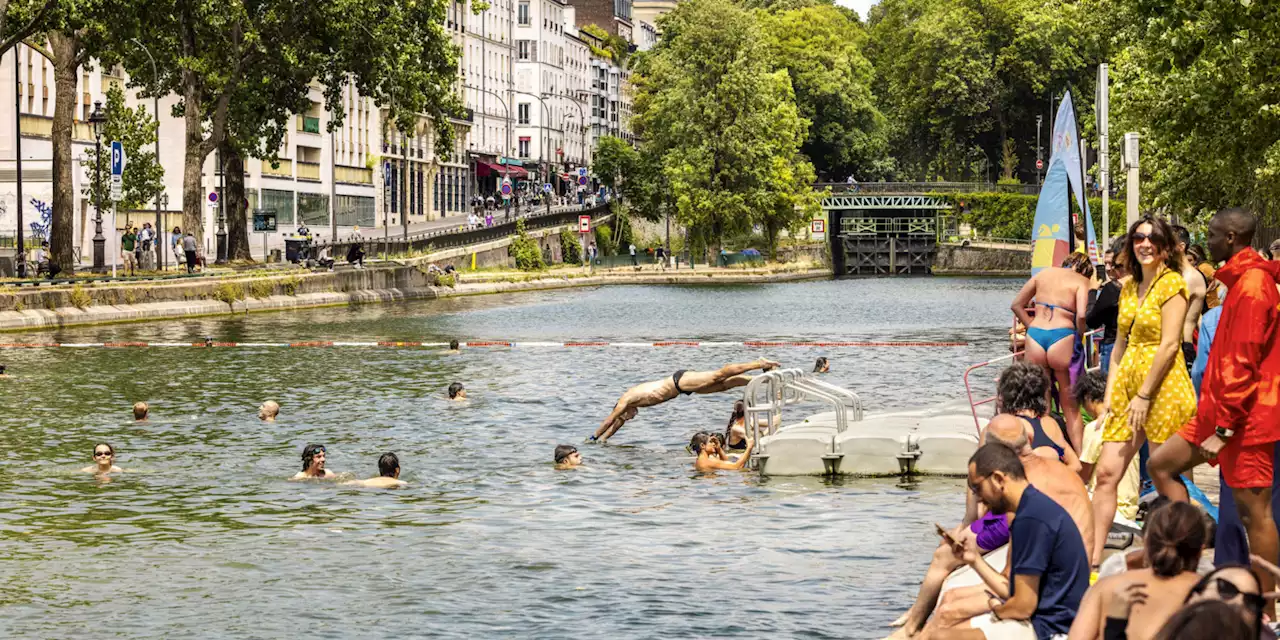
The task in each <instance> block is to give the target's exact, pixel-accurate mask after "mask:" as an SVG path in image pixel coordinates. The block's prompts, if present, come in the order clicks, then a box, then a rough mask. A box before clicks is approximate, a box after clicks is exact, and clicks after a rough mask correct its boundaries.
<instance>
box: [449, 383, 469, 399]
mask: <svg viewBox="0 0 1280 640" xmlns="http://www.w3.org/2000/svg"><path fill="white" fill-rule="evenodd" d="M449 399H450V400H466V399H467V390H466V389H463V388H462V383H461V382H455V383H453V384H451V385H449Z"/></svg>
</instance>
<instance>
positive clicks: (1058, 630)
mask: <svg viewBox="0 0 1280 640" xmlns="http://www.w3.org/2000/svg"><path fill="white" fill-rule="evenodd" d="M969 487H970V489H971V490H972V491H973V492H974V493H975V494H977V495H978V499H979V500H981V501H982V503H983V504H985V505H986V506H987V509H988V510H990V511H992V512H994V513H1008V514H1012V515H1013V519H1012V522H1010V524H1009V537H1010V540H1009V542H1010V545H1009V576H1010V578H1009V579H1006V578H1005V577H1004V576H1002V575H1001V574H999V573H997V572H996V571H995V570H994V569H992V568H991V566H990V565H988V564H987V562H986V560H984V559H983V558H982V554H981V553H980V552H979V549H978V548H977V546H976V545H975V544H974V543H972V542H969V543H967V544H966V545H965V546H963V547H960V546H958V545H957V547H956V548H953V549H952V553H953V554H954V555H955V556H956V557H957V558H958V559H962V560H963V561H964V563H965V564H968V565H970V566H972V567H973V569H974V571H975V572H976V573H977V574H978V575H979V576H980V577H981V578H982V581H983V583H984V584H985V585H986V588H987V590H988V591H989V593H986V594H984V595H985V596H987V604H988V606H989V607H990V608H991V613H988V614H983V615H980V616H977V617H975V618H973V619H971V620H966V621H964V622H962V623H960V624H958V625H955V626H954V627H952V628H949V629H940V630H938V633H937V635H938V636H939V637H941V638H945V639H948V640H950V639H953V638H954V639H960V640H984V639H986V640H996V639H997V638H1000V639H1006V638H1007V639H1022V638H1025V639H1026V640H1035V639H1036V638H1052V637H1054V636H1059V635H1065V634H1066V633H1067V632H1068V631H1069V630H1070V627H1071V621H1072V620H1074V619H1075V616H1076V612H1077V611H1078V610H1079V608H1080V601H1081V600H1082V599H1083V598H1084V593H1085V591H1086V590H1087V589H1088V588H1089V555H1088V553H1087V552H1086V551H1085V546H1084V538H1083V537H1082V536H1081V535H1080V530H1079V529H1078V528H1077V527H1076V524H1075V522H1074V521H1073V519H1072V517H1071V515H1070V514H1068V513H1067V510H1066V509H1063V508H1062V506H1061V505H1059V504H1058V503H1057V502H1054V500H1053V499H1052V498H1050V497H1049V496H1047V495H1045V494H1043V493H1041V492H1040V491H1039V490H1037V489H1036V488H1035V487H1034V486H1032V485H1031V483H1030V482H1028V479H1027V474H1026V471H1025V470H1024V468H1023V466H1022V462H1021V460H1019V456H1018V455H1017V454H1016V453H1014V452H1013V450H1011V449H1009V448H1008V447H1006V446H1004V445H1001V444H998V443H994V442H992V443H988V444H985V445H983V446H982V447H981V448H979V449H978V451H977V453H975V454H973V457H972V458H970V459H969ZM931 637H932V636H931Z"/></svg>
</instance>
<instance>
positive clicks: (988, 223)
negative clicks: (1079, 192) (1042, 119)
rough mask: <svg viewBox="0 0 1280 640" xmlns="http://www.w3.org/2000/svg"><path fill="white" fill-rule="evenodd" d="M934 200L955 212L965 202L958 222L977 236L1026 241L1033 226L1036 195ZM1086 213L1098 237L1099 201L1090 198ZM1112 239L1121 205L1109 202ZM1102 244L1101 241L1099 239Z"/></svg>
mask: <svg viewBox="0 0 1280 640" xmlns="http://www.w3.org/2000/svg"><path fill="white" fill-rule="evenodd" d="M932 195H934V196H936V197H940V198H944V199H946V200H947V201H949V202H950V203H951V204H952V206H954V207H956V209H957V210H959V208H960V203H964V204H965V207H966V208H967V209H968V213H966V214H964V215H962V216H961V218H960V220H961V222H964V223H967V224H969V225H970V226H972V227H973V229H974V231H975V232H976V233H977V234H978V235H980V236H987V237H991V238H1010V239H1016V240H1029V239H1031V234H1032V231H1033V226H1034V225H1035V219H1036V204H1037V203H1038V202H1039V201H1040V198H1039V197H1038V196H1028V195H1021V194H1013V193H948V194H942V193H935V194H932ZM1089 212H1090V213H1091V214H1092V215H1091V217H1092V218H1093V228H1094V230H1095V231H1096V232H1097V233H1098V234H1099V236H1101V232H1102V200H1101V199H1100V198H1090V199H1089ZM1110 217H1111V220H1110V222H1111V234H1110V235H1111V236H1112V237H1114V236H1116V235H1118V234H1121V233H1124V202H1121V201H1119V200H1112V201H1111V212H1110ZM1098 241H1099V242H1101V241H1102V238H1101V237H1099V238H1098Z"/></svg>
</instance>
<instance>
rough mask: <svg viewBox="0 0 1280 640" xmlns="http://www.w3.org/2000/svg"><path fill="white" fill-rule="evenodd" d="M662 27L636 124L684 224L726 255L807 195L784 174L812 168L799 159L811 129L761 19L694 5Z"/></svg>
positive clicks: (645, 63) (647, 63)
mask: <svg viewBox="0 0 1280 640" xmlns="http://www.w3.org/2000/svg"><path fill="white" fill-rule="evenodd" d="M660 22H661V26H662V30H663V39H662V41H661V42H659V44H658V46H657V47H656V48H655V49H654V50H653V51H651V52H650V55H646V56H642V57H641V58H640V60H639V61H637V71H636V75H639V76H640V80H639V82H638V83H637V87H636V99H635V109H634V112H635V118H634V120H633V122H634V124H635V125H636V128H637V133H638V134H639V135H640V136H641V137H642V138H643V139H644V140H645V143H644V147H643V150H642V153H643V154H646V155H650V156H652V157H653V160H652V161H653V162H656V163H657V164H659V165H660V166H661V167H662V176H661V178H662V181H663V189H665V190H666V191H667V192H668V193H669V197H670V199H671V201H673V202H674V210H675V214H676V219H677V220H678V221H679V222H680V223H682V224H684V225H685V226H687V227H690V228H692V229H696V230H697V231H698V232H699V233H700V234H702V235H703V236H704V237H706V238H709V239H710V241H711V243H712V244H713V245H714V246H716V247H717V248H718V246H719V244H720V242H721V239H722V237H723V236H724V234H725V233H726V232H736V231H742V230H745V229H748V228H750V225H751V224H752V222H753V221H755V220H756V219H757V218H756V216H757V215H758V213H757V210H758V209H760V208H764V207H770V206H775V205H776V203H777V201H778V199H779V198H782V197H786V196H788V195H791V194H794V192H795V191H796V190H797V189H798V188H800V187H799V185H797V184H796V183H795V181H779V180H777V178H778V176H779V166H781V165H789V166H791V167H792V168H793V170H797V171H804V170H805V168H806V167H807V166H808V162H807V160H805V159H803V157H802V156H801V155H800V154H799V149H800V145H801V143H802V142H803V141H804V139H805V135H806V133H807V129H808V125H809V123H808V121H807V120H805V119H804V118H802V117H801V116H800V114H799V111H798V110H797V108H796V105H795V101H794V94H793V93H792V90H791V80H790V78H789V77H788V75H787V72H786V71H782V70H774V69H773V68H772V66H771V63H770V60H769V59H768V51H767V49H766V47H765V43H764V38H763V35H762V34H761V31H760V27H759V24H758V22H757V20H756V17H755V14H754V13H752V12H750V11H747V10H746V9H744V8H742V7H741V6H738V5H736V4H733V3H725V2H719V1H718V0H688V1H686V2H682V3H680V4H679V5H678V6H677V8H676V9H675V10H674V11H672V12H671V13H669V14H667V15H666V16H664V17H663V18H662V19H661V21H660ZM633 77H634V76H633ZM807 170H808V171H809V172H810V175H811V174H812V168H811V167H808V169H807ZM811 189H812V187H811V185H809V184H805V185H803V190H805V191H809V190H811Z"/></svg>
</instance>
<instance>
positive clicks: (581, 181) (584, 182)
mask: <svg viewBox="0 0 1280 640" xmlns="http://www.w3.org/2000/svg"><path fill="white" fill-rule="evenodd" d="M578 186H582V187H585V186H587V177H586V176H583V175H580V176H578Z"/></svg>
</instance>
